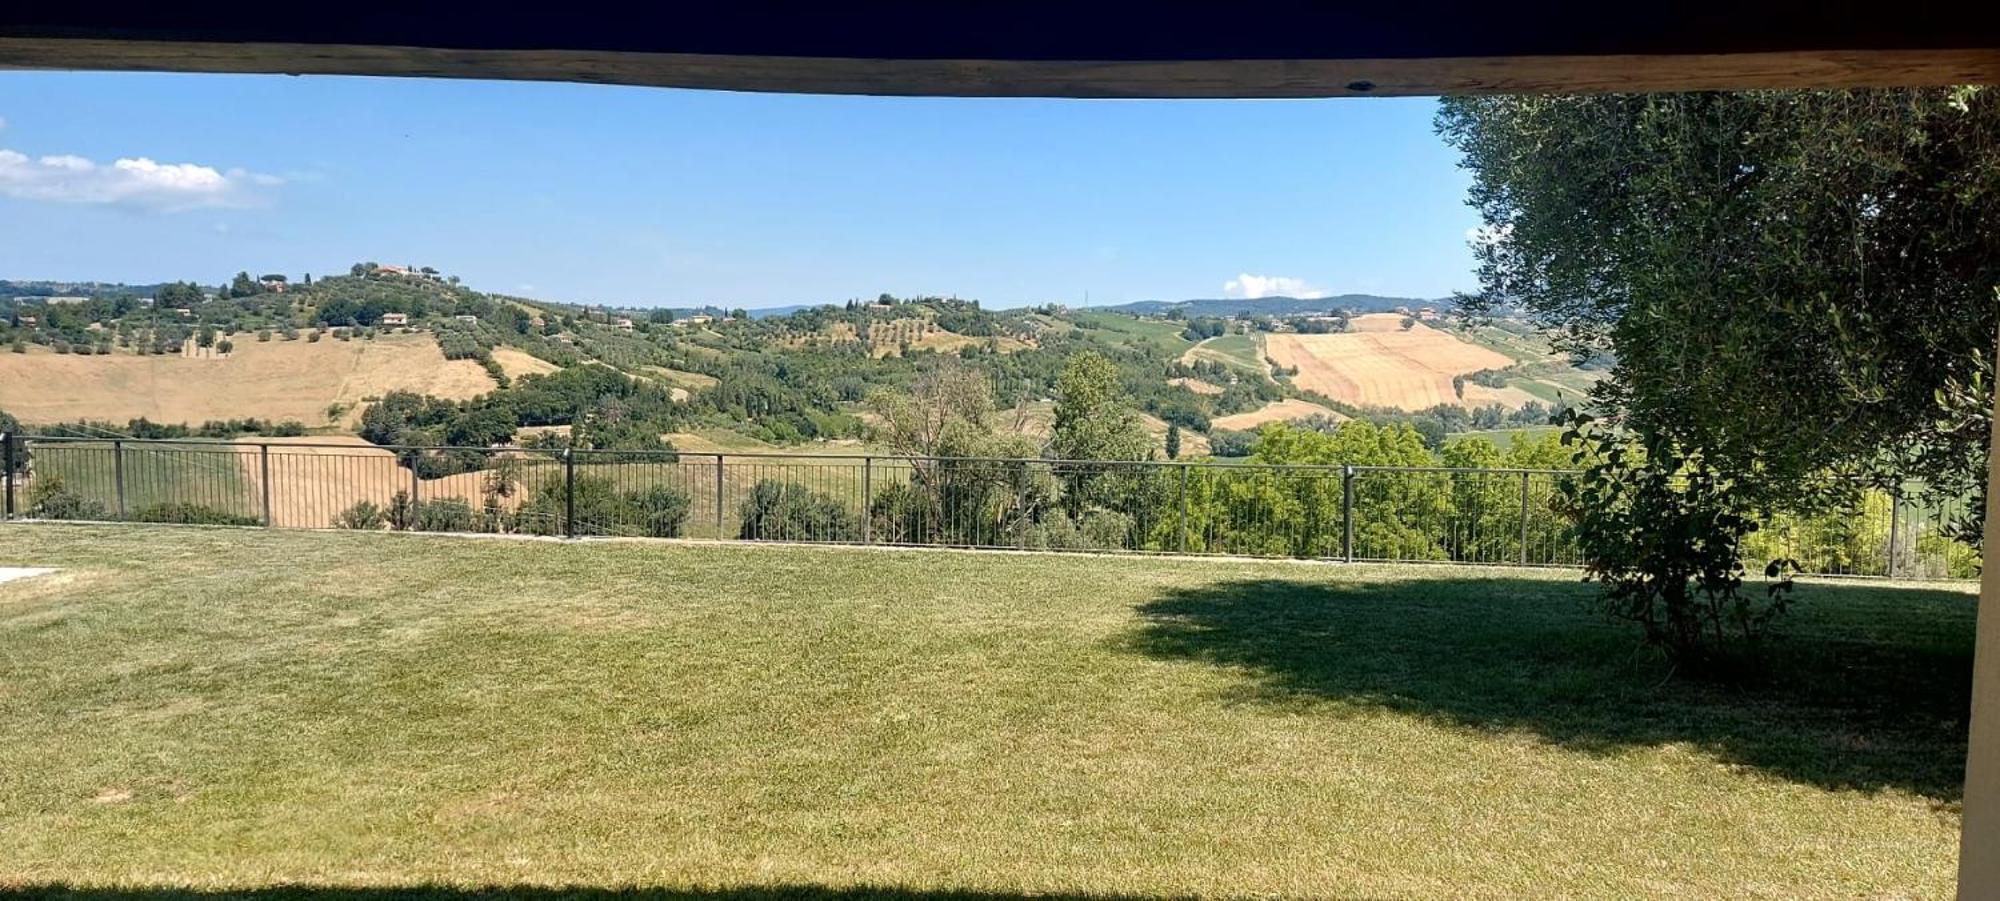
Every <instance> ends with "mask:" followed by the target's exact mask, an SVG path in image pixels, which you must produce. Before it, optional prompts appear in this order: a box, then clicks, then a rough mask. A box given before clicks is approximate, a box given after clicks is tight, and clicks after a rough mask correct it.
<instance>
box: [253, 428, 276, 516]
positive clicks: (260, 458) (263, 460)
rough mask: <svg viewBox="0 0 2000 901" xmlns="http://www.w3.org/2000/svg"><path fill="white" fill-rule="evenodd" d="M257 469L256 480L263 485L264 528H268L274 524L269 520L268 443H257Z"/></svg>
mask: <svg viewBox="0 0 2000 901" xmlns="http://www.w3.org/2000/svg"><path fill="white" fill-rule="evenodd" d="M257 470H258V473H259V474H258V476H257V478H258V481H260V482H262V483H263V485H264V528H267V529H268V528H270V527H271V526H272V525H274V524H275V523H273V522H272V521H271V446H270V445H268V444H259V445H257Z"/></svg>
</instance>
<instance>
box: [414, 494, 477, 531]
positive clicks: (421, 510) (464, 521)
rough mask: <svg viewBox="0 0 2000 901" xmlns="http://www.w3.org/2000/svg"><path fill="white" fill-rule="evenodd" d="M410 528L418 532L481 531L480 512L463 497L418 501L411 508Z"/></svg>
mask: <svg viewBox="0 0 2000 901" xmlns="http://www.w3.org/2000/svg"><path fill="white" fill-rule="evenodd" d="M410 528H411V529H412V530H413V531H417V532H476V531H480V529H479V516H478V514H477V513H475V512H474V511H473V509H472V505H471V504H470V503H467V502H466V500H465V498H462V497H441V498H438V499H436V500H428V501H418V502H417V503H416V504H415V505H414V506H413V507H412V508H411V512H410Z"/></svg>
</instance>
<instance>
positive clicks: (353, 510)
mask: <svg viewBox="0 0 2000 901" xmlns="http://www.w3.org/2000/svg"><path fill="white" fill-rule="evenodd" d="M388 524H389V516H388V514H386V513H384V512H383V511H382V508H381V507H378V506H376V505H375V503H374V502H373V501H357V502H355V504H354V506H352V507H349V508H347V509H345V510H342V511H340V515H339V516H335V517H334V518H333V527H334V528H336V529H379V528H382V527H383V526H386V525H388Z"/></svg>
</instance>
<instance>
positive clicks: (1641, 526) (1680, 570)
mask: <svg viewBox="0 0 2000 901" xmlns="http://www.w3.org/2000/svg"><path fill="white" fill-rule="evenodd" d="M1564 425H1565V426H1567V428H1566V429H1565V430H1564V432H1563V436H1562V441H1563V443H1564V444H1565V445H1569V446H1574V447H1578V448H1579V449H1580V450H1579V453H1578V461H1579V462H1588V464H1589V465H1588V466H1586V467H1585V468H1584V469H1583V471H1582V472H1580V473H1578V474H1577V475H1575V476H1572V477H1567V478H1565V479H1564V480H1563V482H1562V483H1561V488H1562V492H1563V504H1564V506H1565V507H1566V508H1567V511H1568V512H1569V513H1570V515H1572V516H1574V517H1575V518H1576V523H1577V540H1578V544H1579V546H1580V549H1581V551H1582V552H1583V557H1584V563H1585V567H1584V570H1585V574H1586V577H1587V578H1590V579H1594V580H1596V581H1599V582H1602V583H1603V584H1604V594H1603V600H1604V609H1605V612H1606V613H1607V614H1609V615H1610V616H1612V617H1613V618H1616V619H1626V620H1631V621H1633V622H1636V623H1638V624H1639V625H1640V626H1641V627H1642V628H1643V629H1644V631H1645V637H1646V642H1647V643H1648V644H1650V645H1653V646H1655V647H1658V648H1660V649H1661V650H1662V651H1664V652H1665V654H1666V655H1667V658H1668V659H1669V660H1670V661H1671V662H1672V663H1673V664H1674V666H1675V668H1676V669H1677V670H1679V669H1687V670H1691V671H1695V672H1703V671H1713V670H1715V669H1717V668H1718V667H1719V665H1722V664H1726V663H1728V662H1729V659H1730V657H1731V656H1732V652H1733V651H1736V650H1739V649H1744V648H1749V647H1752V646H1754V644H1755V642H1756V641H1757V639H1758V638H1759V637H1761V636H1762V635H1763V633H1764V632H1765V631H1766V630H1767V629H1768V628H1769V626H1770V625H1771V623H1772V621H1773V620H1775V619H1776V618H1777V617H1779V616H1781V615H1783V614H1784V612H1785V610H1786V608H1787V607H1788V606H1789V601H1790V596H1791V589H1792V581H1791V579H1790V577H1789V575H1787V573H1788V572H1789V571H1791V570H1795V569H1796V568H1797V564H1795V563H1793V562H1792V561H1790V560H1785V559H1779V560H1773V561H1771V563H1770V564H1769V566H1767V567H1766V568H1765V577H1766V578H1767V579H1772V580H1774V581H1771V582H1770V583H1769V584H1768V585H1767V586H1766V587H1765V591H1764V597H1763V599H1762V600H1761V601H1760V600H1758V599H1756V598H1755V596H1754V595H1753V594H1746V593H1745V592H1744V591H1743V590H1742V588H1743V574H1744V573H1743V564H1742V552H1743V543H1744V539H1745V538H1746V537H1747V536H1749V535H1750V533H1752V532H1754V531H1756V529H1757V522H1756V520H1754V519H1753V518H1751V516H1750V512H1751V511H1749V510H1745V509H1742V508H1741V501H1740V500H1738V499H1737V495H1736V492H1735V490H1734V488H1735V486H1734V484H1733V482H1732V480H1731V479H1729V478H1728V477H1727V476H1726V475H1724V474H1722V473H1720V472H1718V471H1717V470H1716V469H1715V468H1713V467H1712V466H1710V465H1709V463H1708V462H1707V461H1706V460H1705V459H1704V458H1703V457H1702V456H1701V455H1700V453H1699V452H1692V451H1686V450H1684V449H1682V448H1680V447H1678V446H1676V445H1674V444H1673V443H1672V442H1670V441H1666V440H1663V439H1656V440H1650V441H1642V440H1640V439H1638V438H1635V437H1634V436H1632V435H1630V434H1628V433H1625V432H1623V431H1620V430H1613V429H1607V428H1603V427H1600V426H1598V425H1596V424H1595V422H1594V420H1593V418H1592V417H1590V416H1589V415H1586V414H1582V413H1577V412H1573V411H1572V412H1569V413H1566V414H1565V416H1564Z"/></svg>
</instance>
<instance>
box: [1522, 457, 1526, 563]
mask: <svg viewBox="0 0 2000 901" xmlns="http://www.w3.org/2000/svg"><path fill="white" fill-rule="evenodd" d="M1521 565H1522V566H1527V565H1528V474H1527V473H1526V472H1523V473H1521Z"/></svg>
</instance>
